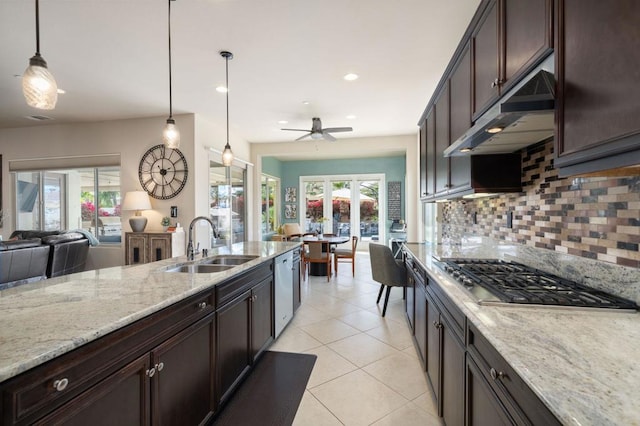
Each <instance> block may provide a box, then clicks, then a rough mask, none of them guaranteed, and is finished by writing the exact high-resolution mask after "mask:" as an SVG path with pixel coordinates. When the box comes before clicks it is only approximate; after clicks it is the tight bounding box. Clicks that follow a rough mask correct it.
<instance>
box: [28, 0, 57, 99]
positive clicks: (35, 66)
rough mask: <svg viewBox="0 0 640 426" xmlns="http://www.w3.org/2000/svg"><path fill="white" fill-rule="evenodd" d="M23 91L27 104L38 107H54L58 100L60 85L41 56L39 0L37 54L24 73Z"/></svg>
mask: <svg viewBox="0 0 640 426" xmlns="http://www.w3.org/2000/svg"><path fill="white" fill-rule="evenodd" d="M22 93H23V94H24V98H25V100H26V101H27V104H28V105H29V106H32V107H34V108H38V109H46V110H50V109H54V108H55V107H56V102H58V85H57V83H56V80H55V78H53V74H51V72H50V71H49V69H48V68H47V61H45V60H44V58H43V57H42V56H40V1H39V0H36V54H35V55H33V56H32V57H31V59H29V66H28V67H27V69H26V70H25V72H24V74H23V75H22Z"/></svg>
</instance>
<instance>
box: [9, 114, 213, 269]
mask: <svg viewBox="0 0 640 426" xmlns="http://www.w3.org/2000/svg"><path fill="white" fill-rule="evenodd" d="M174 118H175V119H176V124H177V125H178V127H179V129H180V133H181V139H182V143H181V146H180V150H181V151H182V153H183V154H184V155H185V158H186V159H187V164H188V166H189V176H188V178H187V184H186V186H185V188H184V189H183V190H182V192H180V194H178V195H177V196H176V197H175V198H172V199H170V200H156V199H154V198H152V199H151V206H152V208H153V210H149V211H145V212H143V215H144V216H146V217H147V218H148V224H147V228H146V230H149V231H154V230H161V229H162V227H161V225H160V219H161V218H162V217H163V216H168V215H169V209H170V206H172V205H177V206H179V217H178V220H179V221H182V222H187V221H189V220H191V218H193V217H194V213H195V208H194V205H195V203H194V201H193V200H194V199H195V185H194V182H195V181H197V179H199V177H198V170H197V167H195V166H197V164H196V163H195V161H194V128H195V125H194V122H195V117H194V115H192V114H187V115H179V116H175V117H174ZM165 120H166V117H155V118H143V119H131V120H118V121H105V122H98V123H78V124H59V125H46V126H38V127H28V128H14V129H0V153H1V154H2V162H3V164H2V206H3V210H4V211H5V212H6V213H8V214H7V215H6V216H5V221H4V226H3V229H2V236H3V238H8V236H9V235H10V234H11V232H12V231H13V230H14V229H15V221H14V219H13V217H12V215H11V212H13V211H14V210H15V206H14V203H15V196H14V193H13V192H14V182H13V179H12V176H11V175H10V174H9V170H8V162H9V161H11V160H16V159H32V158H48V157H61V156H81V155H95V154H119V155H120V165H121V182H120V185H121V191H122V193H123V194H124V193H125V192H127V191H134V190H140V189H141V188H142V187H141V185H140V182H139V180H138V165H139V162H140V159H141V158H142V155H143V154H144V153H145V152H146V151H147V150H148V149H149V148H151V147H152V146H154V145H158V144H160V143H162V139H161V132H162V128H163V127H164V123H165ZM205 194H206V192H205ZM132 214H133V212H123V216H122V217H123V223H122V225H123V232H125V231H130V230H131V228H130V227H129V222H128V218H129V217H130V215H132ZM70 226H71V225H70ZM88 263H89V264H90V265H92V266H93V267H95V268H98V267H107V266H115V265H122V264H123V263H124V246H122V247H120V249H119V250H114V248H113V247H108V246H106V245H103V246H97V247H92V248H91V250H90V258H89V260H88Z"/></svg>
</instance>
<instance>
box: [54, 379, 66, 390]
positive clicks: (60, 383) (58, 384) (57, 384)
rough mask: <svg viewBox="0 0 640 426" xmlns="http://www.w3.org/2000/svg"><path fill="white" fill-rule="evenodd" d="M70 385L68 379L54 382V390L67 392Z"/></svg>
mask: <svg viewBox="0 0 640 426" xmlns="http://www.w3.org/2000/svg"><path fill="white" fill-rule="evenodd" d="M68 384H69V379H67V378H66V377H65V378H64V379H59V380H56V381H54V382H53V388H54V389H55V390H56V391H58V392H62V391H63V390H65V389H66V388H67V385H68Z"/></svg>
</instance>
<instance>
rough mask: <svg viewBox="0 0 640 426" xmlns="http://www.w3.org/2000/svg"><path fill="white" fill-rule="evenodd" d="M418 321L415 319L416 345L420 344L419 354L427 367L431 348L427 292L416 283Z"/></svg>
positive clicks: (425, 367)
mask: <svg viewBox="0 0 640 426" xmlns="http://www.w3.org/2000/svg"><path fill="white" fill-rule="evenodd" d="M415 303H416V321H415V339H416V346H418V355H419V356H420V361H422V365H423V367H424V369H425V370H426V369H427V360H428V359H429V358H428V355H427V350H428V349H429V347H428V344H427V333H428V332H429V331H430V330H427V324H428V323H427V294H426V293H425V291H424V287H423V286H422V285H421V284H419V283H417V284H416V301H415Z"/></svg>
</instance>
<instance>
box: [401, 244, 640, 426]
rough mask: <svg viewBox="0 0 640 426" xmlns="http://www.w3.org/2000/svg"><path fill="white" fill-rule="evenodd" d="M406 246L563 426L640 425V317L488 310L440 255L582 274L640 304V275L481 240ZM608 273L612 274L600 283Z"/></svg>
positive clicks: (552, 310) (570, 311)
mask: <svg viewBox="0 0 640 426" xmlns="http://www.w3.org/2000/svg"><path fill="white" fill-rule="evenodd" d="M406 247H407V249H408V250H409V251H410V252H411V253H412V254H413V255H414V257H415V258H416V260H417V261H418V262H419V263H420V264H422V266H424V267H425V268H426V269H427V271H428V272H429V273H430V275H431V276H432V278H434V279H435V280H436V281H437V282H438V284H439V285H440V286H441V287H442V288H443V290H444V291H445V293H446V294H447V295H448V296H449V297H450V298H451V299H452V300H453V301H454V302H455V303H456V304H457V305H458V306H459V307H460V309H461V310H462V311H463V313H464V314H465V315H466V316H467V318H468V320H469V321H471V322H472V323H473V324H474V325H475V326H476V327H477V328H478V330H479V331H480V332H481V333H482V334H483V335H484V336H485V337H486V338H487V339H488V340H489V341H490V342H491V343H492V344H493V346H494V347H495V348H496V349H497V350H498V351H499V352H500V354H501V355H502V356H503V357H504V359H505V360H506V361H507V362H508V363H509V364H510V365H511V366H512V367H513V369H514V370H515V371H516V372H517V373H518V374H519V375H520V376H521V377H522V379H523V380H524V381H525V382H526V383H527V384H528V385H529V387H530V388H531V389H532V390H533V391H534V392H535V393H536V394H537V395H538V396H539V398H540V399H541V400H542V401H543V402H544V403H545V404H546V405H547V407H548V408H549V409H550V410H551V412H552V413H554V415H555V416H556V417H557V418H558V419H559V420H560V421H561V422H562V423H563V424H567V425H582V426H586V425H603V424H607V425H613V424H616V425H639V424H640V404H639V403H638V402H639V401H640V386H639V384H640V362H639V361H638V354H640V314H639V313H637V312H636V313H625V312H611V311H610V310H607V309H589V310H580V309H570V308H569V309H563V308H560V309H559V308H545V307H523V306H514V307H510V306H481V305H479V304H478V303H476V301H475V300H474V299H472V297H471V296H470V294H469V293H468V292H467V291H466V290H465V289H464V288H463V287H462V286H461V285H460V284H459V283H457V282H456V281H455V280H453V279H452V278H450V277H449V276H448V275H447V274H446V273H444V272H442V271H441V270H440V269H439V268H438V267H436V266H435V265H434V264H433V263H432V256H434V255H435V256H437V257H440V258H444V257H466V258H473V257H476V258H498V259H504V260H515V261H518V262H520V263H524V264H528V265H529V266H534V267H539V266H541V265H544V264H546V270H547V271H548V272H554V273H556V274H557V275H560V276H564V277H565V278H572V277H571V276H567V275H570V274H569V273H568V271H574V272H573V274H574V275H575V274H577V275H578V276H573V279H575V280H576V281H579V282H583V283H584V282H589V280H596V279H597V280H600V281H599V284H600V287H601V288H602V289H607V288H608V290H609V292H611V293H616V294H618V295H622V296H626V297H627V298H630V299H633V300H636V303H637V300H638V294H637V293H636V291H637V283H638V273H639V272H638V270H637V269H629V268H622V269H620V268H621V267H615V265H614V266H607V265H602V264H600V262H596V261H588V260H582V259H577V258H574V257H573V256H567V255H562V256H561V255H557V254H555V253H553V252H551V251H549V250H546V251H542V250H539V251H535V250H533V251H532V250H531V249H530V248H525V247H523V246H520V245H514V244H500V243H497V242H490V241H486V240H485V239H480V238H477V239H469V240H463V241H462V242H459V243H457V244H455V245H448V244H434V245H430V244H411V243H409V244H406ZM547 252H549V253H547ZM540 269H544V268H540ZM578 271H580V272H578ZM612 271H614V272H612ZM601 273H606V274H607V275H606V276H604V277H603V276H600V277H599V274H601ZM606 280H609V282H607V281H606ZM612 289H613V290H614V291H612Z"/></svg>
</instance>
